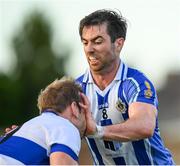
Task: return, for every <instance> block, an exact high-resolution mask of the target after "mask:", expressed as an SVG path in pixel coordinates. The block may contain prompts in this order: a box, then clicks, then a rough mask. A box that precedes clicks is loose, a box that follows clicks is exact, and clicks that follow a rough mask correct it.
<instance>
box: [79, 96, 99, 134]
mask: <svg viewBox="0 0 180 166" xmlns="http://www.w3.org/2000/svg"><path fill="white" fill-rule="evenodd" d="M80 95H81V98H82V100H83V103H79V105H80V107H81V108H82V109H84V112H85V117H86V132H85V135H86V136H87V135H93V134H94V133H95V132H96V122H95V120H94V118H93V117H92V114H91V111H90V102H89V100H88V98H87V97H86V95H84V94H83V93H80Z"/></svg>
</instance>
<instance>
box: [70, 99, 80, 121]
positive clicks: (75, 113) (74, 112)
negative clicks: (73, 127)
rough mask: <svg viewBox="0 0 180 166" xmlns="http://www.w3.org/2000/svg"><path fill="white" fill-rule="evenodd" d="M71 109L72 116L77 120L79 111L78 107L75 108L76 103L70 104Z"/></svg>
mask: <svg viewBox="0 0 180 166" xmlns="http://www.w3.org/2000/svg"><path fill="white" fill-rule="evenodd" d="M71 109H72V114H73V115H74V116H75V117H76V118H78V117H79V110H78V106H77V103H76V102H74V101H73V102H72V103H71Z"/></svg>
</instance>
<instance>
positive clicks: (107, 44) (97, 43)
mask: <svg viewBox="0 0 180 166" xmlns="http://www.w3.org/2000/svg"><path fill="white" fill-rule="evenodd" d="M82 43H83V46H84V52H85V54H86V58H87V61H88V63H89V66H90V69H91V71H92V72H96V73H102V72H106V71H108V69H109V68H112V66H113V65H114V63H113V62H115V61H116V60H117V58H119V53H117V50H116V49H117V48H116V46H115V43H112V42H111V38H110V36H109V34H108V33H107V24H106V23H104V24H101V25H93V26H85V27H84V28H83V31H82Z"/></svg>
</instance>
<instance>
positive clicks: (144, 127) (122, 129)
mask: <svg viewBox="0 0 180 166" xmlns="http://www.w3.org/2000/svg"><path fill="white" fill-rule="evenodd" d="M82 96H83V99H84V100H85V103H86V105H85V106H83V105H82V107H84V109H85V111H86V124H87V128H86V130H87V131H86V135H93V134H95V133H96V122H95V121H94V119H93V117H92V115H91V113H90V110H89V101H88V99H87V97H86V96H85V95H83V94H82ZM156 113H157V111H156V108H155V107H154V106H153V105H151V104H147V103H142V102H134V103H132V104H131V105H130V106H129V119H128V120H127V121H125V122H123V123H119V124H115V125H109V126H104V127H103V139H106V140H118V141H123V142H126V141H130V140H138V139H144V138H148V137H151V136H152V135H153V132H154V129H155V124H156Z"/></svg>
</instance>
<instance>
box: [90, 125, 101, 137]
mask: <svg viewBox="0 0 180 166" xmlns="http://www.w3.org/2000/svg"><path fill="white" fill-rule="evenodd" d="M103 136H104V127H102V126H99V125H96V131H95V133H94V134H93V135H89V136H88V137H90V138H100V139H101V138H103Z"/></svg>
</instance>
